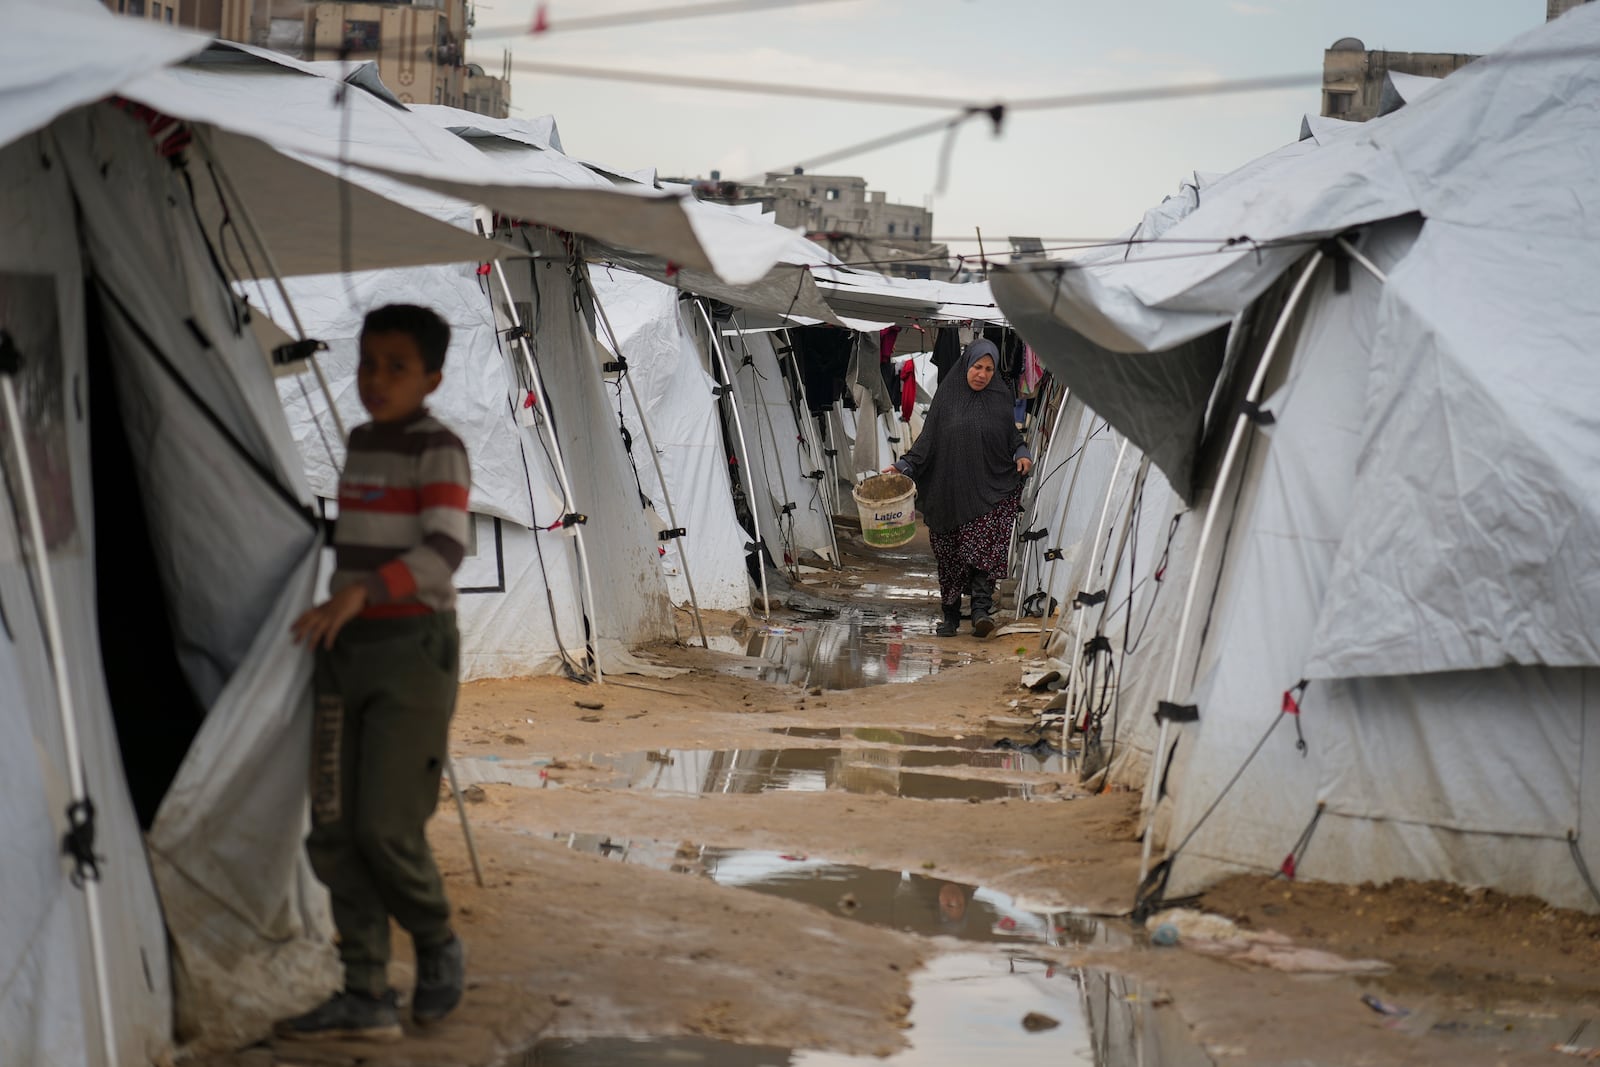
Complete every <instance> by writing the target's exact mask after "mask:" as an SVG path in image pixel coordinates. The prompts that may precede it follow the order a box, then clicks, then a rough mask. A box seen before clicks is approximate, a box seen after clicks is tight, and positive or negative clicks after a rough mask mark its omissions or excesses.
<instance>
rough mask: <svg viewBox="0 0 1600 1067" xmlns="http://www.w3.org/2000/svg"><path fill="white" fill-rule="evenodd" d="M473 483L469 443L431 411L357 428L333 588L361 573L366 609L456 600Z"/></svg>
mask: <svg viewBox="0 0 1600 1067" xmlns="http://www.w3.org/2000/svg"><path fill="white" fill-rule="evenodd" d="M471 487H472V471H471V468H470V467H469V466H468V463H467V450H466V446H464V445H463V444H462V443H461V439H460V438H458V437H457V436H456V435H455V434H453V433H451V432H450V431H449V430H448V429H446V428H445V426H444V425H443V424H442V423H440V422H439V421H438V420H437V419H435V418H434V417H433V416H431V415H429V414H428V413H427V412H426V411H423V412H421V413H419V414H418V415H417V417H416V418H414V419H412V420H410V421H409V422H404V423H398V424H384V423H374V422H369V423H366V424H365V425H362V426H358V427H356V428H355V429H354V430H352V431H350V447H349V453H348V455H347V456H346V458H345V466H344V473H343V474H342V475H341V477H340V478H339V521H338V524H337V525H336V526H335V528H334V535H333V546H334V559H335V570H334V572H333V580H332V583H331V585H330V589H331V591H332V592H335V593H337V592H338V591H339V590H340V589H343V588H344V587H345V586H348V585H351V584H354V583H355V582H364V583H365V584H366V587H367V607H366V609H365V610H364V611H363V612H362V615H363V616H364V617H366V618H383V617H389V616H396V615H420V614H426V613H428V612H432V611H453V610H455V604H456V589H455V582H454V580H453V578H452V575H454V573H455V569H456V568H457V567H459V566H460V565H461V559H462V557H463V556H464V555H466V545H467V536H468V531H469V529H470V527H469V526H468V525H467V524H468V523H469V522H471V521H472V516H471V515H470V514H469V513H468V511H467V496H468V494H469V492H470V491H471Z"/></svg>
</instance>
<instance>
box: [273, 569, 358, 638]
mask: <svg viewBox="0 0 1600 1067" xmlns="http://www.w3.org/2000/svg"><path fill="white" fill-rule="evenodd" d="M366 606H367V587H366V586H364V585H362V584H361V583H360V582H357V583H356V584H354V585H347V586H345V587H344V588H343V589H341V590H339V591H338V592H337V593H335V594H333V596H331V597H329V598H328V599H327V600H326V601H324V602H323V603H321V604H318V605H317V606H316V607H314V608H312V609H311V610H310V611H308V612H306V613H305V614H304V615H302V616H300V617H299V618H298V619H296V620H294V625H293V626H291V627H289V632H290V633H292V634H294V639H295V641H296V642H297V643H299V644H302V645H305V646H306V647H308V648H316V647H317V643H318V642H319V641H320V642H321V643H322V647H323V648H332V647H333V641H334V638H336V637H338V636H339V631H340V630H342V629H344V624H345V623H347V622H349V621H350V620H351V619H353V618H355V617H356V616H357V615H359V614H361V609H362V608H364V607H366Z"/></svg>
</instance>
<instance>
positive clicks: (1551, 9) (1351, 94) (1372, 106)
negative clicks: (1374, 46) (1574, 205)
mask: <svg viewBox="0 0 1600 1067" xmlns="http://www.w3.org/2000/svg"><path fill="white" fill-rule="evenodd" d="M1589 2H1590V0H1545V13H1544V17H1545V21H1546V22H1549V21H1550V20H1552V19H1555V18H1559V17H1560V16H1562V15H1564V14H1566V13H1567V12H1568V11H1571V10H1572V9H1573V8H1575V7H1579V6H1581V5H1583V4H1586V3H1589ZM1477 58H1478V57H1477V56H1475V55H1468V54H1466V53H1461V52H1388V51H1382V50H1378V51H1370V50H1368V48H1367V46H1366V45H1365V44H1363V43H1362V42H1361V39H1360V38H1358V37H1344V38H1341V39H1340V40H1338V41H1335V42H1334V43H1333V47H1332V48H1329V49H1328V50H1327V51H1326V52H1324V53H1323V54H1322V114H1323V117H1324V118H1335V119H1345V120H1347V121H1350V122H1366V121H1367V120H1368V119H1372V118H1376V117H1377V116H1378V114H1379V109H1380V107H1381V105H1382V102H1383V83H1384V77H1385V75H1387V74H1388V73H1389V72H1390V71H1395V72H1397V73H1400V74H1415V75H1418V76H1419V77H1423V78H1443V77H1445V76H1446V75H1449V74H1452V73H1454V72H1455V71H1458V70H1460V69H1461V68H1462V67H1464V66H1466V65H1467V64H1468V63H1471V62H1472V61H1473V60H1474V59H1477Z"/></svg>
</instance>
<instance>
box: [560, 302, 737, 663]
mask: <svg viewBox="0 0 1600 1067" xmlns="http://www.w3.org/2000/svg"><path fill="white" fill-rule="evenodd" d="M584 284H585V285H586V286H588V289H589V300H590V302H591V303H593V304H594V307H595V310H596V311H597V312H599V314H600V323H601V325H603V326H604V327H605V328H606V336H608V337H610V338H611V347H612V349H613V350H614V351H615V352H616V353H617V358H618V359H624V357H623V355H622V339H621V338H620V337H618V336H617V331H616V330H614V329H612V328H611V316H610V315H607V314H606V307H605V305H604V304H602V303H601V302H600V298H599V296H598V295H597V294H596V293H595V291H594V286H593V285H592V284H590V282H589V279H588V272H587V271H585V274H584ZM674 315H676V308H674ZM620 377H621V378H622V380H623V381H624V382H626V383H627V385H628V395H629V396H630V397H632V398H633V410H635V411H637V412H638V413H639V426H640V428H641V429H643V430H644V446H645V448H647V449H648V450H649V452H650V463H651V465H652V466H654V467H655V472H656V481H658V482H660V483H661V499H662V500H663V501H665V502H666V505H667V522H668V523H669V524H671V526H672V528H673V529H674V530H676V529H678V512H677V510H676V509H675V508H674V507H673V506H672V491H671V490H670V489H668V488H667V475H666V472H665V471H663V470H662V469H661V457H660V456H659V455H658V454H657V453H656V439H655V437H654V435H652V434H651V433H650V419H649V417H648V416H647V415H646V414H645V411H644V404H643V403H642V402H641V401H640V400H639V390H638V389H637V388H635V387H634V384H633V375H632V374H631V373H629V371H628V369H627V368H626V367H624V368H623V370H622V372H621V375H620ZM678 557H679V559H681V560H682V561H683V581H684V584H685V585H687V586H688V587H689V606H690V607H691V608H693V609H694V628H695V629H696V630H697V631H699V634H700V647H701V648H704V649H709V648H710V647H711V642H710V641H708V640H706V625H705V623H704V622H702V621H701V619H700V598H699V597H697V596H695V592H694V575H693V574H691V573H690V569H689V549H688V546H687V545H685V544H682V543H681V542H680V543H679V546H678Z"/></svg>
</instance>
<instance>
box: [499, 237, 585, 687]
mask: <svg viewBox="0 0 1600 1067" xmlns="http://www.w3.org/2000/svg"><path fill="white" fill-rule="evenodd" d="M493 263H494V276H495V280H496V281H498V282H499V283H500V292H501V294H502V295H503V296H504V297H505V300H506V317H507V318H508V319H510V320H511V325H512V326H514V327H516V332H517V350H518V351H520V352H521V353H522V362H523V364H524V365H525V366H526V367H527V369H528V376H529V377H531V378H532V379H533V382H534V385H535V386H536V387H537V388H538V391H539V400H538V402H537V404H536V405H535V408H534V410H535V412H536V413H537V414H538V415H539V426H540V429H541V430H542V431H543V432H544V434H545V436H546V437H547V438H548V439H549V441H550V454H551V457H552V458H553V459H554V460H555V469H556V479H557V480H558V481H559V482H560V483H561V500H562V506H563V507H565V508H566V509H567V514H568V515H571V514H574V513H576V512H577V510H578V505H577V501H576V500H575V499H574V497H573V495H572V482H571V480H570V479H569V478H568V477H567V461H566V459H565V458H564V457H563V456H562V454H561V442H560V441H559V440H557V439H556V432H555V427H554V426H553V425H552V424H551V422H550V419H549V418H548V417H547V416H545V415H544V414H543V412H542V411H540V409H541V408H543V407H544V405H546V404H547V403H549V400H550V393H549V391H548V390H546V389H545V387H544V376H543V375H542V374H540V373H539V363H538V361H537V360H535V359H534V358H533V351H532V350H531V349H530V348H529V347H528V338H527V331H526V330H524V329H523V328H522V318H521V316H519V315H518V314H517V302H516V301H515V300H513V299H512V297H511V285H510V284H509V283H508V282H507V281H506V272H505V268H504V267H503V266H502V265H501V263H500V261H499V260H498V259H496V260H494V261H493ZM538 535H539V531H538V530H535V531H534V536H535V537H537V536H538ZM572 535H573V544H574V545H575V546H576V548H577V551H578V575H579V578H580V579H581V580H582V586H581V590H582V594H583V601H584V605H583V606H584V611H585V613H586V615H587V620H586V621H587V623H588V625H587V626H585V627H584V634H583V644H584V648H585V650H586V651H587V652H588V653H589V669H590V670H591V671H593V672H594V680H595V681H596V682H602V683H603V682H604V681H605V676H604V672H602V670H601V669H600V646H599V642H598V640H597V633H596V632H597V629H598V626H599V617H598V616H597V615H596V614H595V610H594V583H593V582H591V581H590V579H589V552H588V549H587V548H586V546H585V545H584V540H583V524H582V523H576V524H574V525H573V527H572Z"/></svg>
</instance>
